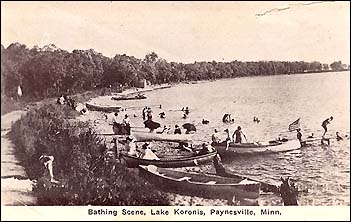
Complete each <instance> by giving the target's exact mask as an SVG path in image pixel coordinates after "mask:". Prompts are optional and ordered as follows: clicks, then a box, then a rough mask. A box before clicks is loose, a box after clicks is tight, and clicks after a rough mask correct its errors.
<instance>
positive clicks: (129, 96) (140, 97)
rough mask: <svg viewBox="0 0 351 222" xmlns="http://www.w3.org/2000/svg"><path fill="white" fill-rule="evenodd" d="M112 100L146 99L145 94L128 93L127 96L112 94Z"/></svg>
mask: <svg viewBox="0 0 351 222" xmlns="http://www.w3.org/2000/svg"><path fill="white" fill-rule="evenodd" d="M111 99H112V100H137V99H146V96H145V95H141V94H138V95H127V96H112V97H111Z"/></svg>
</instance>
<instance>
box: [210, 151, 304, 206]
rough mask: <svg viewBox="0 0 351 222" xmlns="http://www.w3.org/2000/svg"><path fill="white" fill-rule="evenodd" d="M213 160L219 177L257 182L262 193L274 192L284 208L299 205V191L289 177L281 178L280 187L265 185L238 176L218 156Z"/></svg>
mask: <svg viewBox="0 0 351 222" xmlns="http://www.w3.org/2000/svg"><path fill="white" fill-rule="evenodd" d="M213 160H214V161H213V164H214V167H215V169H216V174H217V175H219V176H222V177H229V178H238V179H248V180H251V181H256V182H258V183H259V184H260V190H261V191H263V192H272V193H274V194H277V195H279V196H280V197H281V198H282V200H283V202H284V206H288V205H298V201H297V198H298V190H297V188H296V187H295V186H294V184H293V183H292V182H290V181H289V180H290V178H289V177H288V178H286V179H284V178H283V177H281V178H280V180H281V182H282V184H281V185H278V184H277V185H273V184H269V183H265V182H262V181H258V180H254V179H250V178H247V177H244V176H241V175H238V174H236V173H234V172H233V171H231V170H228V169H226V168H225V167H224V166H223V164H222V163H221V161H220V159H219V158H218V157H217V156H215V157H214V158H213Z"/></svg>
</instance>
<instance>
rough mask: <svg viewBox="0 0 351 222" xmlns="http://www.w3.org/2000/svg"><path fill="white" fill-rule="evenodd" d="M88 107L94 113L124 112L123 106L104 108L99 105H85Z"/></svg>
mask: <svg viewBox="0 0 351 222" xmlns="http://www.w3.org/2000/svg"><path fill="white" fill-rule="evenodd" d="M85 105H86V107H87V108H88V109H89V110H93V111H102V112H118V111H121V110H123V108H122V107H121V106H103V105H97V104H92V103H88V102H87V103H85Z"/></svg>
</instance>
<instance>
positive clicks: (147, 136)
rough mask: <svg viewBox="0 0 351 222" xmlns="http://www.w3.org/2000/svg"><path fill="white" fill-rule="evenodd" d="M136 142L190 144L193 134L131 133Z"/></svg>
mask: <svg viewBox="0 0 351 222" xmlns="http://www.w3.org/2000/svg"><path fill="white" fill-rule="evenodd" d="M132 135H133V136H134V137H135V139H136V141H141V142H142V141H152V140H154V141H167V142H185V143H187V142H191V141H192V137H193V134H167V133H162V134H161V133H149V132H132Z"/></svg>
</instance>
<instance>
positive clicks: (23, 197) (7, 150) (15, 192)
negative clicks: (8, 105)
mask: <svg viewBox="0 0 351 222" xmlns="http://www.w3.org/2000/svg"><path fill="white" fill-rule="evenodd" d="M23 114H25V112H24V111H13V112H11V113H8V114H5V115H3V116H1V205H8V206H23V205H35V203H36V198H35V197H34V195H33V193H32V186H33V182H32V181H31V180H29V179H27V175H26V173H25V170H24V168H23V167H22V166H21V165H20V163H19V161H18V160H17V159H16V157H15V154H14V145H13V143H12V142H11V141H10V140H9V138H8V136H7V133H8V132H9V131H10V129H11V126H12V124H13V123H14V122H16V121H17V120H18V119H20V118H21V115H23Z"/></svg>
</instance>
